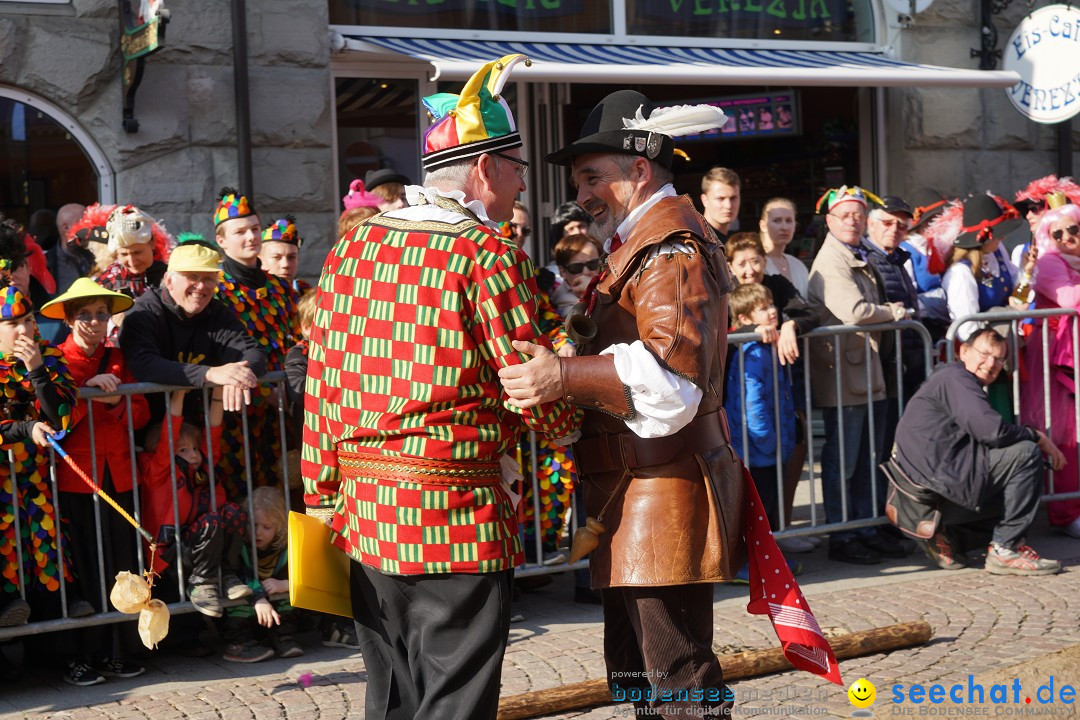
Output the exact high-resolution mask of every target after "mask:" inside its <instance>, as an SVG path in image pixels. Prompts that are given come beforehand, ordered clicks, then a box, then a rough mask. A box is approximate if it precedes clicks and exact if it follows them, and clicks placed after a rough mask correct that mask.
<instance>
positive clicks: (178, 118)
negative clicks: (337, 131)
mask: <svg viewBox="0 0 1080 720" xmlns="http://www.w3.org/2000/svg"><path fill="white" fill-rule="evenodd" d="M133 1H134V0H133ZM166 5H167V7H169V8H170V11H171V15H172V17H171V21H170V22H169V26H168V31H167V36H166V47H165V48H164V49H163V50H161V51H159V52H158V53H157V54H156V55H153V56H151V57H150V58H149V59H148V61H147V64H146V70H145V73H144V75H143V82H142V85H141V87H140V88H139V91H138V93H137V95H136V98H135V117H136V118H137V119H138V121H139V131H138V132H137V133H134V134H128V133H125V132H124V130H123V128H122V126H121V117H122V108H123V103H122V99H121V89H120V59H119V56H118V50H117V45H118V40H117V36H118V27H119V20H118V18H117V12H118V10H117V3H116V1H115V0H73V2H72V4H71V5H70V6H50V5H39V6H34V5H15V6H12V8H13V11H11V12H7V7H5V14H4V16H3V17H0V83H4V84H8V85H14V86H17V87H20V88H22V89H25V90H27V91H29V92H32V93H35V94H37V95H40V96H42V97H44V98H46V99H48V100H51V101H52V102H53V103H55V104H56V105H58V106H60V107H61V108H63V109H64V110H66V111H67V112H68V113H70V114H71V115H72V116H73V117H75V118H76V119H77V121H78V122H79V123H80V124H81V125H82V126H83V127H84V128H85V129H86V130H87V132H88V133H89V134H90V135H91V136H93V137H94V139H95V140H96V141H97V143H98V144H99V145H100V146H101V148H102V150H103V151H104V152H105V155H106V157H107V158H108V159H109V162H110V163H111V165H112V167H113V170H114V171H115V173H116V187H117V192H116V197H117V200H118V201H120V202H131V203H135V204H137V205H139V206H140V207H142V208H144V209H145V210H146V211H147V212H149V213H150V214H152V215H154V216H156V217H160V218H161V219H163V220H164V221H165V222H166V224H167V226H168V227H169V229H170V230H171V231H172V232H173V233H176V232H179V231H182V230H191V231H195V232H201V233H204V234H207V235H212V234H213V225H212V222H211V214H212V212H213V207H214V197H215V194H216V192H217V190H218V189H219V188H220V187H222V186H224V185H237V184H238V182H239V177H238V171H237V167H238V162H237V151H236V109H235V102H234V86H233V60H232V57H233V56H232V52H233V51H232V24H231V15H230V3H229V2H228V0H184V1H183V2H176V3H168V2H166ZM247 12H248V17H247V26H248V51H249V58H248V67H249V77H250V81H249V87H250V103H251V137H252V144H253V146H254V147H253V152H252V167H253V169H252V172H253V175H254V178H253V181H254V185H255V197H254V202H255V206H256V208H257V209H258V210H259V213H260V215H261V216H262V220H263V222H264V223H267V224H268V223H270V222H273V220H274V219H276V218H277V217H280V216H281V215H283V214H284V213H286V212H292V213H294V214H296V216H297V221H298V226H299V229H300V233H301V235H302V236H303V237H304V238H305V241H306V242H305V244H304V247H303V249H302V251H301V253H300V261H301V263H300V273H301V275H302V276H305V277H313V276H317V274H318V272H319V268H320V267H321V265H322V261H323V258H324V256H325V254H326V252H327V251H328V250H329V247H330V243H331V239H332V237H333V235H334V231H335V227H336V225H335V224H336V219H337V215H336V212H335V209H336V207H337V199H336V198H335V197H334V196H335V194H336V193H334V188H333V156H332V152H331V142H332V140H331V137H332V136H331V133H332V132H333V106H332V98H331V87H330V69H329V54H330V49H329V37H328V31H327V23H328V18H327V3H326V0H249V2H248V3H247Z"/></svg>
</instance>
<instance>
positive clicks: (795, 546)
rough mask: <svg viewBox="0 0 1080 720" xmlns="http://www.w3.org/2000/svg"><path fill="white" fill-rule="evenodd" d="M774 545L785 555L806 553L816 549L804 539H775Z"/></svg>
mask: <svg viewBox="0 0 1080 720" xmlns="http://www.w3.org/2000/svg"><path fill="white" fill-rule="evenodd" d="M776 544H777V545H778V546H779V547H780V550H782V551H783V552H786V553H808V552H813V551H814V548H815V547H817V546H816V545H815V544H814V543H813V542H811V541H810V539H809V538H804V537H790V538H777V539H776Z"/></svg>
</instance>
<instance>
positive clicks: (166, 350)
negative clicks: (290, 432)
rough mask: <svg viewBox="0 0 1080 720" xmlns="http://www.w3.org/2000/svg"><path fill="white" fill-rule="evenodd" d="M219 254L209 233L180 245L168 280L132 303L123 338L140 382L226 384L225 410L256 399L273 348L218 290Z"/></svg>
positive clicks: (121, 338) (128, 359) (237, 407)
mask: <svg viewBox="0 0 1080 720" xmlns="http://www.w3.org/2000/svg"><path fill="white" fill-rule="evenodd" d="M220 262H221V256H220V254H219V253H218V252H217V250H215V249H213V248H212V247H211V246H210V244H209V243H206V241H204V240H202V238H198V240H196V241H191V242H185V243H182V244H180V245H179V246H177V248H176V249H175V250H173V252H172V255H171V256H170V257H169V271H168V273H166V275H165V282H164V287H162V288H161V289H160V290H155V291H151V292H147V293H143V295H142V296H140V297H139V299H138V300H136V301H135V306H134V307H133V308H132V309H131V310H130V311H128V314H127V315H126V317H125V319H124V325H123V328H122V330H121V331H120V346H121V348H122V349H123V352H124V359H125V360H126V361H127V364H128V367H130V368H131V372H132V373H133V374H134V375H135V378H136V379H137V380H138V381H139V382H155V383H161V384H163V385H187V386H192V387H203V386H204V385H206V384H208V383H213V384H215V385H221V386H222V387H223V388H224V393H223V397H222V399H223V400H224V406H225V410H227V411H235V410H240V409H241V408H242V407H243V406H244V405H246V404H247V403H248V402H250V392H251V389H252V388H254V387H255V385H256V378H257V377H258V376H259V375H262V374H263V373H264V372H266V353H264V352H263V351H262V350H260V349H259V346H258V344H257V343H256V342H255V340H254V339H253V338H252V337H251V336H250V335H249V334H248V332H247V330H246V329H245V328H244V326H243V325H242V324H240V321H239V320H238V319H237V317H236V314H235V313H234V312H233V311H232V309H230V308H228V307H226V306H225V304H224V303H222V302H221V301H219V300H216V299H215V298H214V288H215V287H216V286H217V283H218V278H219V272H218V268H219V265H220Z"/></svg>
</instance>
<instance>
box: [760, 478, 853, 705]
mask: <svg viewBox="0 0 1080 720" xmlns="http://www.w3.org/2000/svg"><path fill="white" fill-rule="evenodd" d="M743 481H744V482H745V483H746V498H747V507H746V549H747V555H748V556H749V559H750V602H749V603H748V604H747V606H746V611H747V612H749V613H750V614H752V615H768V616H769V620H770V621H772V625H773V629H774V630H775V631H776V637H777V638H779V639H780V646H781V647H782V648H783V650H784V657H786V658H787V659H788V661H789V662H790V663H791V664H792V665H794V666H795V667H796V668H798V669H799V670H806V671H807V672H811V673H814V674H815V675H821V676H822V677H824V678H825V679H826V680H829V681H831V682H834V683H836V684H837V685H843V682H842V681H841V680H840V666H839V665H837V663H836V656H835V655H833V651H832V647H830V646H829V641H828V640H826V639H825V636H824V635H823V634H822V632H821V627H820V626H819V625H818V622H817V618H815V617H814V613H813V612H811V610H810V604H809V603H808V602H806V598H805V597H803V594H802V590H801V589H800V588H799V583H797V582H795V577H794V576H793V575H792V574H791V570H790V569H789V568H788V564H787V560H785V559H784V555H783V553H781V552H780V548H778V547H777V546H776V540H775V539H773V534H772V530H771V529H770V528H769V519H768V517H767V516H766V514H765V509H764V506H763V505H762V504H761V498H760V497H758V493H757V488H756V487H754V479H753V478H752V477H750V472H749V471H748V470H747V469H746V467H745V466H743Z"/></svg>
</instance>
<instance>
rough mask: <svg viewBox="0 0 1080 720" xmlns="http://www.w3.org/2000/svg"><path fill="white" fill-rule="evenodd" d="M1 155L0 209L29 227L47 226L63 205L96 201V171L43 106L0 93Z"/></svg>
mask: <svg viewBox="0 0 1080 720" xmlns="http://www.w3.org/2000/svg"><path fill="white" fill-rule="evenodd" d="M0 157H2V158H4V161H3V162H0V213H3V214H4V215H5V216H6V217H10V218H14V219H16V220H18V221H19V222H20V223H23V224H24V225H27V226H28V227H33V228H36V226H38V225H41V226H42V227H45V228H48V227H49V225H50V223H49V217H51V213H53V212H55V211H56V210H57V209H58V208H60V206H62V205H66V204H68V203H78V204H80V205H89V204H90V203H93V202H96V201H97V200H98V191H99V176H98V173H97V171H96V170H95V168H94V165H93V163H91V161H90V159H89V158H88V157H87V155H86V153H85V152H84V151H83V148H82V146H80V145H79V143H78V142H77V141H76V140H75V138H73V137H72V135H71V133H70V132H68V130H67V129H65V128H64V127H63V126H62V125H61V124H60V123H58V122H57V121H56V120H54V119H53V118H51V117H49V115H47V114H46V113H45V112H43V111H42V110H39V109H37V108H35V107H31V106H30V105H26V104H24V103H21V102H18V101H16V100H12V99H10V98H6V97H2V96H0ZM51 228H52V230H53V231H55V222H53V223H52V224H51Z"/></svg>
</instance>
